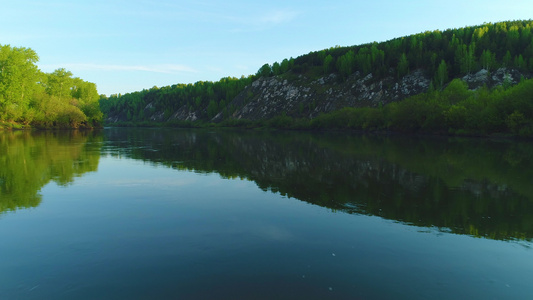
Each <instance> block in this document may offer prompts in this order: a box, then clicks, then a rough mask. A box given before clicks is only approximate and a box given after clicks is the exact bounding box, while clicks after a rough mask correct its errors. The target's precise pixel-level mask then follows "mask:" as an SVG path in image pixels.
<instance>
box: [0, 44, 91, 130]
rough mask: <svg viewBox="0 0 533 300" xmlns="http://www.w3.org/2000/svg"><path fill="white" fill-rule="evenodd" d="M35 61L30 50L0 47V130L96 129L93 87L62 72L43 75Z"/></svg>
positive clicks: (8, 46)
mask: <svg viewBox="0 0 533 300" xmlns="http://www.w3.org/2000/svg"><path fill="white" fill-rule="evenodd" d="M38 60H39V57H38V56H37V53H36V52H35V51H33V50H32V49H29V48H23V47H11V46H10V45H3V46H2V45H0V129H1V128H3V127H24V126H27V125H30V126H33V127H42V128H51V127H55V128H57V127H60V128H78V127H93V126H98V124H99V123H101V121H102V112H101V111H100V106H99V95H98V92H97V90H96V85H95V84H94V83H91V82H87V81H84V80H82V79H80V78H77V77H72V73H71V72H69V71H67V70H65V69H57V70H55V71H54V72H52V73H43V72H41V71H40V70H39V69H38V68H37V65H36V63H37V61H38Z"/></svg>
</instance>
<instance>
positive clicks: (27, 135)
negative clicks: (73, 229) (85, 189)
mask: <svg viewBox="0 0 533 300" xmlns="http://www.w3.org/2000/svg"><path fill="white" fill-rule="evenodd" d="M102 139H103V136H102V135H99V134H97V133H95V132H82V131H63V132H54V131H44V132H28V131H15V132H1V133H0V213H2V212H6V211H13V210H17V209H22V208H31V207H36V206H38V205H39V204H40V203H41V195H40V194H39V191H40V190H41V188H42V187H43V186H45V185H46V184H47V183H49V182H51V181H53V182H55V183H57V184H58V185H68V184H69V183H71V182H72V181H73V180H74V178H75V177H79V176H81V175H83V174H84V173H87V172H94V171H96V170H97V168H98V161H99V158H100V147H101V141H102Z"/></svg>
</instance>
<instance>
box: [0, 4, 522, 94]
mask: <svg viewBox="0 0 533 300" xmlns="http://www.w3.org/2000/svg"><path fill="white" fill-rule="evenodd" d="M531 18H533V1H531V0H513V1H495V0H468V1H465V0H449V1H432V0H413V1H405V0H404V1H398V0H374V1H368V0H365V1H335V0H331V1H312V0H306V1H300V0H295V1H291V0H285V1H278V0H270V1H260V2H259V1H250V0H246V1H244V0H226V1H211V0H197V1H180V0H175V1H171V0H155V1H148V0H127V1H126V0H91V1H84V0H76V1H74V0H69V1H67V0H47V1H31V0H16V1H15V0H0V44H2V45H6V44H10V45H11V46H17V47H20V46H22V47H29V48H32V49H34V50H35V51H36V52H37V54H38V55H39V57H40V61H39V63H38V65H39V68H40V69H41V70H43V71H45V72H52V71H53V70H55V69H57V68H61V67H63V68H66V69H67V70H70V71H71V72H72V73H74V76H76V77H80V78H82V79H84V80H86V81H90V82H94V83H96V84H97V87H98V91H99V93H102V94H107V95H110V94H114V93H127V92H133V91H138V90H142V89H144V88H147V89H148V88H151V87H153V86H158V87H161V86H166V85H171V84H176V83H194V82H196V81H199V80H208V81H217V80H219V79H220V78H222V77H226V76H233V77H240V76H241V75H250V74H255V73H256V72H257V70H258V69H259V68H260V67H261V66H262V65H263V64H265V63H270V64H272V63H274V62H276V61H278V62H281V60H283V59H284V58H289V57H297V56H299V55H302V54H306V53H309V52H310V51H316V50H321V49H325V48H329V47H333V46H335V45H341V46H350V45H358V44H362V43H368V42H373V41H378V42H379V41H385V40H389V39H392V38H395V37H400V36H405V35H409V34H414V33H419V32H423V31H426V30H435V29H440V30H445V29H449V28H458V27H463V26H469V25H479V24H482V23H484V22H498V21H506V20H518V19H531Z"/></svg>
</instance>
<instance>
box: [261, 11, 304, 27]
mask: <svg viewBox="0 0 533 300" xmlns="http://www.w3.org/2000/svg"><path fill="white" fill-rule="evenodd" d="M298 15H299V13H297V12H294V11H288V10H278V11H273V12H270V13H268V14H266V15H263V16H262V17H261V18H259V20H260V22H261V23H262V24H272V25H278V24H283V23H288V22H291V21H292V20H294V19H295V18H296V17H297V16H298Z"/></svg>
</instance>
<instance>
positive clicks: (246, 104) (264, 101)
mask: <svg viewBox="0 0 533 300" xmlns="http://www.w3.org/2000/svg"><path fill="white" fill-rule="evenodd" d="M530 77H531V76H528V75H527V74H523V73H521V72H520V71H518V70H516V69H506V68H500V69H498V70H495V71H493V72H489V71H487V70H481V71H479V72H477V73H473V74H469V75H466V76H464V77H462V78H461V79H462V80H464V81H465V82H466V83H467V84H468V86H469V88H470V89H472V90H475V89H478V88H480V87H483V86H487V87H494V86H497V85H514V84H516V83H518V82H519V81H520V80H521V79H522V78H530ZM431 80H432V76H429V75H428V74H427V73H426V72H425V71H424V70H421V69H420V70H415V71H412V72H411V73H409V74H408V75H406V76H403V77H402V78H397V77H396V76H386V77H383V76H380V77H379V78H378V77H377V76H376V77H375V76H373V74H372V73H370V74H367V75H363V74H361V73H359V72H356V73H354V74H352V75H351V76H350V77H348V78H346V79H344V78H340V77H339V75H337V74H329V75H327V76H323V77H320V78H318V79H316V78H308V77H306V76H304V75H297V74H293V73H287V74H284V75H281V76H274V77H261V78H259V79H257V80H256V81H254V82H253V83H252V84H251V85H249V86H247V87H246V88H245V89H244V90H243V91H242V92H241V93H239V94H238V95H237V96H236V97H235V98H234V99H232V100H231V101H229V103H228V104H227V106H226V107H220V108H219V109H220V113H218V114H217V115H215V116H214V117H213V118H211V119H207V115H208V114H207V108H206V107H200V108H194V107H193V106H190V105H189V106H188V105H184V106H182V107H179V108H177V109H176V110H174V111H169V110H168V109H167V110H166V111H158V110H156V109H155V108H154V106H153V104H152V103H148V104H147V105H146V106H145V108H144V111H143V116H144V119H145V120H149V121H152V122H173V121H197V120H204V121H210V122H220V121H222V120H225V119H228V118H229V119H247V120H253V121H255V120H265V119H271V118H274V117H277V116H281V115H287V116H290V117H295V118H314V117H317V116H318V115H319V114H321V113H328V112H332V111H335V110H339V109H342V108H344V107H377V106H380V105H385V104H387V103H390V102H394V101H400V100H402V99H404V98H407V97H409V96H414V95H417V94H420V93H423V92H426V91H427V90H428V89H429V88H430V85H431ZM127 120H129V118H128V116H127V114H126V113H124V112H122V113H121V114H119V115H112V116H108V119H107V120H106V121H107V122H109V123H115V122H119V121H127Z"/></svg>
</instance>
